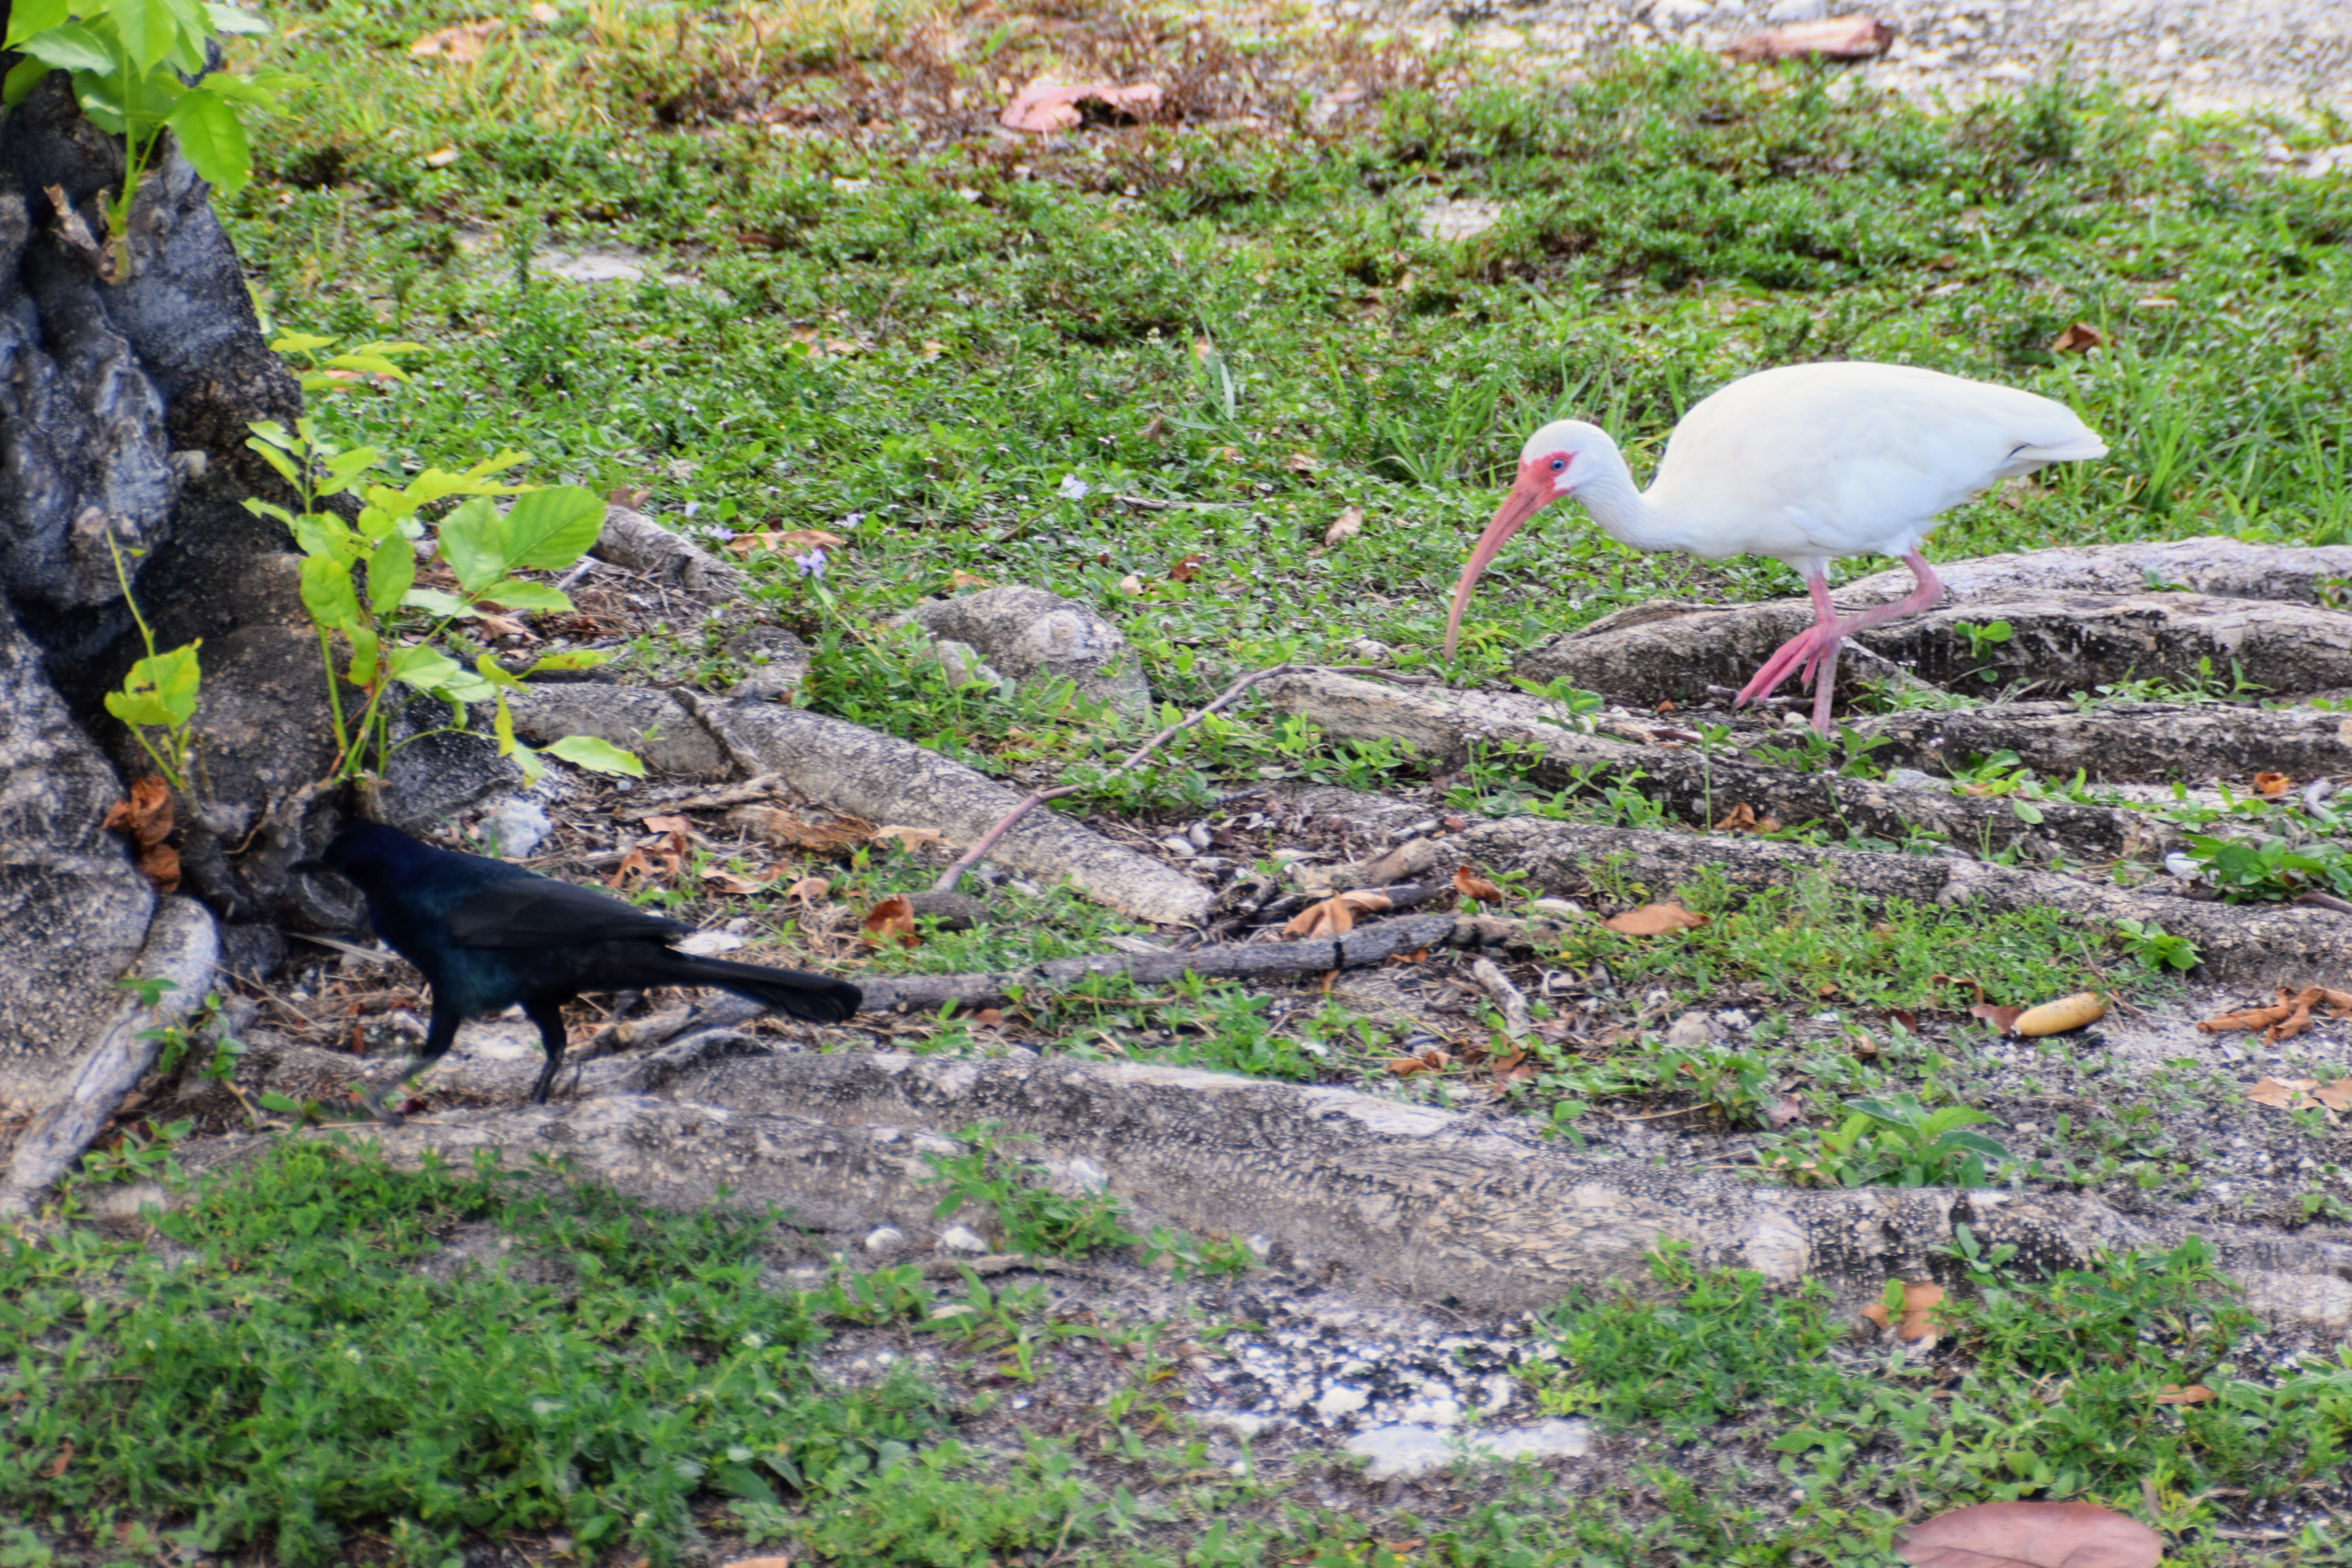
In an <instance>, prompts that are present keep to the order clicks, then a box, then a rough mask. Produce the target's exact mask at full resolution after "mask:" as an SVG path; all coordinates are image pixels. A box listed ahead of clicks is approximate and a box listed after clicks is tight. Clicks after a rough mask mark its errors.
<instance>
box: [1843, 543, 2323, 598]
mask: <svg viewBox="0 0 2352 1568" xmlns="http://www.w3.org/2000/svg"><path fill="white" fill-rule="evenodd" d="M1936 572H1937V575H1938V576H1940V577H1942V578H1943V580H1944V586H1945V587H1946V588H1948V589H1949V590H1950V591H1951V595H1952V598H1953V599H1954V600H1969V599H1992V598H2011V597H2015V596H2017V595H2034V594H2142V593H2147V592H2150V591H2152V590H2158V589H2168V588H2169V589H2178V588H2185V589H2187V590H2188V591H2189V592H2190V593H2192V594H2211V595H2215V596H2217V597H2220V598H2224V599H2282V600H2290V601H2293V602H2294V603H2296V604H2303V605H2315V604H2318V603H2320V602H2321V596H2320V590H2321V586H2322V585H2323V584H2326V583H2329V582H2333V581H2340V580H2347V579H2352V545H2342V544H2331V545H2287V544H2249V543H2247V542H2245V541H2243V540H2240V539H2231V538H2230V537H2228V536H2227V535H2226V534H2205V535H2201V536H2200V537H2199V538H2196V539H2171V540H2161V541H2158V540H2142V541H2137V542H2130V543H2124V544H2085V545H2080V546H2077V547H2075V548H2073V549H2066V550H2026V551H2019V552H2013V553H2011V554H2006V555H1979V556H1978V557H1976V558H1975V559H1974V560H1969V561H1953V562H1949V563H1944V564H1940V565H1938V566H1937V568H1936ZM1915 586H1916V583H1915V582H1914V580H1913V578H1912V576H1911V569H1910V568H1909V567H1907V566H1897V567H1894V568H1892V569H1890V570H1888V571H1885V572H1874V573H1872V574H1870V575H1869V576H1867V577H1857V578H1855V579H1854V580H1853V582H1851V583H1848V584H1845V585H1844V586H1843V587H1841V588H1840V589H1838V591H1837V592H1836V593H1835V594H1833V595H1831V597H1832V598H1833V599H1835V600H1836V601H1837V603H1838V605H1840V606H1841V607H1843V608H1848V609H1860V608H1864V607H1865V606H1867V605H1886V604H1892V603H1894V602H1895V600H1897V599H1899V598H1901V597H1903V595H1906V594H1907V593H1909V592H1910V591H1911V590H1912V589H1913V587H1915Z"/></svg>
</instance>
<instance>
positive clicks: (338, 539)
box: [294, 511, 360, 566]
mask: <svg viewBox="0 0 2352 1568" xmlns="http://www.w3.org/2000/svg"><path fill="white" fill-rule="evenodd" d="M294 542H295V543H296V544H299V545H300V546H301V547H302V553H303V554H305V555H317V556H323V557H325V558H326V559H328V560H330V561H335V562H339V563H341V564H343V565H345V566H349V565H350V564H351V563H353V562H354V561H357V560H358V559H359V556H360V539H359V535H357V534H355V533H353V532H352V531H351V530H350V529H348V528H346V527H344V526H343V520H342V519H341V518H340V517H337V516H335V515H334V514H333V513H332V512H325V511H306V512H304V513H303V514H302V515H301V516H300V517H298V518H296V519H295V520H294Z"/></svg>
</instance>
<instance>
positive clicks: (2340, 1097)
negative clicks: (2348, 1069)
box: [2311, 1078, 2352, 1112]
mask: <svg viewBox="0 0 2352 1568" xmlns="http://www.w3.org/2000/svg"><path fill="white" fill-rule="evenodd" d="M2311 1098H2312V1099H2314V1100H2317V1101H2319V1103H2320V1104H2322V1105H2324V1106H2326V1108H2327V1109H2328V1110H2334V1111H2339V1112H2340V1111H2346V1110H2352V1078H2337V1079H2328V1080H2327V1081H2326V1083H2315V1084H2314V1085H2312V1086H2311Z"/></svg>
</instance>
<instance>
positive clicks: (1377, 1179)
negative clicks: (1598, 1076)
mask: <svg viewBox="0 0 2352 1568" xmlns="http://www.w3.org/2000/svg"><path fill="white" fill-rule="evenodd" d="M981 1121H996V1122H999V1123H1001V1124H1002V1129H1003V1133H1005V1134H1024V1133H1025V1134H1030V1135H1034V1137H1036V1138H1037V1139H1038V1140H1039V1141H1040V1142H1039V1150H1040V1152H1041V1153H1042V1154H1043V1156H1044V1158H1045V1161H1046V1162H1047V1163H1048V1166H1049V1168H1051V1167H1053V1166H1055V1165H1061V1166H1065V1167H1066V1165H1067V1163H1069V1162H1071V1161H1073V1160H1075V1159H1077V1158H1084V1159H1086V1160H1087V1161H1090V1162H1092V1163H1093V1164H1094V1165H1096V1166H1097V1168H1099V1169H1100V1170H1101V1171H1102V1172H1103V1173H1106V1174H1107V1176H1108V1185H1109V1188H1110V1190H1111V1191H1112V1192H1113V1193H1114V1194H1118V1196H1120V1197H1121V1198H1123V1199H1126V1200H1128V1201H1129V1203H1130V1204H1131V1205H1133V1206H1134V1208H1135V1209H1136V1210H1137V1212H1138V1217H1139V1219H1143V1220H1146V1221H1164V1222H1171V1223H1174V1224H1176V1225H1180V1226H1185V1227H1187V1228H1190V1229H1193V1230H1196V1231H1202V1232H1207V1233H1211V1234H1217V1235H1224V1234H1232V1235H1240V1236H1250V1237H1260V1238H1263V1240H1264V1241H1265V1243H1267V1244H1268V1245H1269V1247H1270V1251H1271V1256H1272V1258H1273V1261H1274V1262H1275V1263H1276V1265H1277V1266H1279V1267H1282V1268H1287V1269H1289V1270H1292V1271H1294V1272H1295V1273H1297V1274H1300V1275H1304V1276H1307V1277H1308V1278H1311V1279H1323V1280H1328V1281H1334V1282H1338V1281H1352V1282H1359V1283H1360V1282H1365V1281H1369V1282H1370V1283H1372V1284H1376V1285H1379V1286H1382V1287H1385V1288H1387V1289H1391V1290H1394V1291H1397V1292H1400V1293H1402V1294H1406V1295H1410V1296H1415V1297H1420V1298H1423V1299H1429V1300H1440V1301H1450V1302H1454V1303H1456V1304H1458V1305H1461V1306H1464V1307H1467V1308H1472V1309H1478V1310H1528V1309H1535V1308H1539V1307H1542V1306H1545V1305H1548V1304H1549V1303H1550V1302H1551V1301H1553V1300H1557V1299H1558V1297H1559V1295H1560V1293H1561V1292H1562V1291H1563V1290H1565V1289H1569V1288H1570V1287H1573V1286H1578V1285H1587V1286H1590V1285H1599V1284H1602V1283H1604V1282H1607V1281H1611V1280H1622V1281H1624V1282H1626V1283H1627V1284H1629V1285H1631V1286H1633V1288H1635V1289H1649V1288H1651V1287H1650V1284H1649V1279H1648V1271H1647V1269H1646V1268H1645V1266H1644V1262H1643V1254H1644V1253H1645V1252H1647V1251H1648V1250H1650V1249H1652V1248H1654V1247H1657V1246H1658V1245H1659V1244H1660V1243H1661V1242H1663V1241H1667V1240H1675V1241H1682V1242H1685V1243H1687V1244H1689V1246H1690V1247H1692V1249H1693V1251H1694V1253H1695V1254H1696V1258H1697V1259H1698V1261H1700V1262H1701V1263H1703V1264H1707V1265H1731V1266H1738V1267H1743V1268H1754V1269H1757V1270H1759V1272H1761V1273H1762V1274H1764V1275H1765V1276H1766V1277H1767V1278H1768V1279H1771V1280H1773V1281H1776V1282H1779V1283H1783V1284H1789V1283H1794V1282H1795V1281H1797V1280H1799V1279H1818V1280H1821V1281H1823V1282H1824V1283H1826V1284H1828V1285H1830V1286H1831V1287H1832V1289H1834V1290H1835V1291H1836V1292H1837V1293H1838V1294H1839V1295H1841V1296H1842V1297H1843V1298H1844V1299H1845V1300H1848V1301H1849V1302H1853V1301H1858V1300H1862V1299H1865V1298H1874V1297H1875V1296H1876V1294H1877V1293H1878V1291H1879V1290H1880V1289H1881V1288H1882V1287H1883V1286H1884V1284H1885V1281H1886V1280H1887V1279H1890V1278H1900V1279H1914V1280H1916V1279H1945V1280H1948V1281H1950V1282H1955V1283H1957V1282H1958V1279H1957V1273H1956V1268H1955V1264H1954V1261H1953V1259H1952V1258H1950V1257H1948V1255H1947V1249H1948V1247H1950V1246H1951V1244H1952V1242H1953V1240H1954V1227H1955V1226H1958V1225H1963V1224H1965V1225H1967V1226H1969V1228H1970V1230H1971V1232H1972V1233H1973V1234H1974V1236H1975V1237H1976V1239H1977V1240H1978V1241H1979V1243H1981V1244H1983V1245H1986V1246H1996V1245H2000V1244H2002V1243H2010V1244H2012V1245H2014V1246H2015V1247H2017V1249H2018V1258H2017V1266H2018V1267H2021V1268H2026V1269H2029V1270H2034V1271H2048V1270H2051V1269H2054V1268H2087V1267H2090V1266H2091V1265H2092V1263H2093V1262H2094V1260H2095V1255H2096V1254H2097V1252H2098V1251H2099V1250H2101V1249H2122V1248H2130V1247H2165V1246H2169V1245H2173V1244H2176V1243H2177V1242H2178V1241H2179V1240H2180V1239H2181V1238H2182V1237H2184V1236H2185V1235H2187V1234H2188V1233H2189V1229H2190V1228H2191V1227H2189V1226H2184V1225H2178V1224H2174V1225H2168V1224H2166V1223H2163V1222H2161V1221H2152V1220H2147V1219H2143V1218H2139V1217H2136V1216H2126V1215H2121V1214H2118V1213H2117V1212H2116V1211H2115V1210H2113V1209H2112V1208H2109V1207H2108V1206H2107V1205H2105V1204H2104V1203H2102V1202H2100V1201H2099V1200H2098V1199H2096V1198H2092V1197H2085V1196H2081V1195H2076V1194H2043V1193H2013V1192H2007V1191H1962V1190H1956V1189H1949V1188H1915V1189H1861V1190H1856V1191H1843V1190H1833V1191H1826V1192H1812V1191H1801V1190H1792V1189H1786V1188H1775V1187H1759V1186H1756V1185H1752V1184H1748V1183H1747V1182H1743V1181H1740V1180H1738V1179H1732V1178H1725V1177H1719V1176H1714V1175H1709V1174H1705V1173H1693V1172H1689V1171H1681V1170H1666V1169H1662V1168H1658V1167H1654V1166H1650V1165H1646V1164H1634V1163H1630V1162H1622V1161H1610V1160H1601V1159H1594V1158H1587V1157H1581V1156H1579V1155H1576V1154H1573V1153H1570V1152H1567V1151H1566V1150H1563V1149H1561V1148H1559V1147H1558V1146H1557V1145H1554V1144H1549V1143H1547V1142H1543V1141H1542V1140H1541V1139H1540V1138H1539V1137H1538V1136H1536V1135H1534V1134H1533V1133H1532V1131H1529V1130H1528V1129H1527V1128H1526V1127H1525V1126H1524V1125H1523V1124H1521V1123H1518V1122H1517V1121H1509V1120H1504V1121H1497V1120H1493V1119H1487V1118H1478V1117H1470V1116H1465V1115H1461V1114H1457V1113H1454V1112H1452V1111H1446V1110H1436V1109H1433V1108H1430V1107H1426V1106H1416V1105H1406V1104H1402V1103H1399V1102H1398V1101H1396V1100H1391V1099H1385V1098H1381V1097H1376V1096H1372V1095H1366V1094H1360V1093H1356V1092H1353V1091H1349V1090H1345V1089H1302V1088H1298V1087H1296V1086H1292V1085H1288V1084H1277V1083H1269V1082H1265V1081H1263V1080H1259V1079H1244V1078H1237V1077H1227V1076H1224V1075H1222V1074H1216V1073H1206V1072H1195V1071H1190V1070H1186V1069H1181V1068H1157V1067H1136V1066H1127V1065H1120V1064H1106V1063H1090V1062H1076V1061H1066V1060H1045V1061H1040V1060H1036V1059H1034V1058H1032V1059H1021V1058H1016V1059H1013V1060H1007V1061H1002V1062H973V1061H952V1060H944V1059H939V1058H915V1057H908V1056H899V1055H895V1054H886V1055H868V1054H851V1055H839V1056H809V1055H789V1056H775V1057H766V1058H760V1057H751V1056H742V1055H718V1054H711V1055H706V1056H704V1057H703V1058H701V1059H700V1060H698V1061H696V1062H694V1063H692V1064H690V1065H688V1066H686V1067H685V1068H683V1069H682V1070H680V1071H678V1072H677V1073H676V1074H675V1075H673V1076H671V1077H669V1078H668V1079H667V1081H666V1082H665V1083H664V1084H662V1086H661V1087H660V1089H659V1090H658V1093H657V1095H656V1096H630V1095H620V1096H612V1097H597V1098H592V1099H588V1100H581V1101H578V1102H576V1103H572V1104H558V1105H550V1106H545V1107H538V1108H532V1109H530V1110H477V1111H461V1112H456V1113H452V1114H449V1115H446V1116H443V1117H440V1118H437V1119H436V1120H434V1121H414V1122H411V1123H410V1124H409V1125H407V1126H405V1127H403V1128H399V1129H389V1130H387V1129H375V1128H362V1129H358V1130H356V1131H354V1130H352V1129H336V1130H334V1131H332V1132H328V1131H323V1130H321V1131H318V1132H314V1133H309V1134H305V1136H342V1137H353V1136H356V1137H359V1138H362V1139H365V1140H371V1141H373V1142H374V1143H375V1144H376V1146H377V1147H379V1148H380V1149H382V1150H383V1151H384V1152H385V1153H386V1154H387V1155H389V1156H390V1157H391V1158H393V1159H394V1161H395V1162H398V1163H409V1164H413V1163H416V1162H418V1161H419V1160H421V1159H422V1158H423V1157H424V1156H425V1153H426V1152H427V1151H435V1152H438V1153H439V1154H440V1155H441V1156H442V1157H443V1158H445V1159H449V1160H452V1161H455V1162H457V1163H460V1164H461V1165H462V1164H463V1163H464V1162H466V1161H467V1159H469V1158H470V1156H471V1154H472V1152H474V1151H475V1150H478V1149H498V1150H500V1151H502V1152H503V1154H504V1157H505V1159H506V1160H507V1162H508V1163H518V1162H519V1160H520V1156H521V1154H522V1153H523V1152H525V1151H529V1150H545V1151H549V1152H562V1153H565V1154H567V1155H569V1156H570V1157H571V1159H572V1163H573V1169H574V1170H575V1172H576V1173H577V1174H578V1175H579V1176H581V1177H583V1178H584V1179H587V1180H590V1181H595V1182H601V1183H606V1184H612V1185H614V1186H615V1187H618V1188H619V1189H620V1190H622V1191H624V1192H626V1193H629V1194H633V1195H635V1196H638V1197H641V1198H644V1199H646V1200H647V1201H650V1202H653V1203H656V1204H661V1205H667V1206H673V1207H686V1206H690V1205H699V1204H704V1203H709V1202H711V1201H714V1200H716V1199H718V1198H719V1196H720V1194H721V1192H722V1190H724V1192H725V1193H726V1194H727V1201H729V1202H731V1203H734V1204H738V1205H743V1206H746V1207H751V1206H757V1205H781V1206H783V1207H786V1208H788V1209H790V1210H791V1211H792V1215H793V1219H794V1220H796V1221H797V1222H798V1223H800V1224H803V1225H806V1226H816V1227H819V1228H822V1229H824V1230H829V1231H834V1232H837V1233H838V1232H849V1233H855V1232H856V1231H858V1230H860V1229H862V1228H864V1227H867V1226H874V1225H877V1224H885V1223H887V1224H891V1225H896V1226H898V1227H899V1228H900V1229H902V1230H904V1231H905V1232H906V1233H907V1234H908V1236H909V1237H915V1238H918V1239H919V1240H933V1239H935V1238H936V1237H937V1236H938V1234H939V1231H940V1227H941V1226H943V1225H944V1224H945V1223H946V1222H945V1221H942V1220H940V1219H937V1218H935V1217H934V1216H933V1215H932V1213H931V1210H932V1207H933V1201H934V1198H935V1195H936V1189H933V1188H929V1187H926V1186H925V1185H923V1179H924V1177H926V1176H927V1175H929V1173H930V1167H929V1163H928V1162H927V1161H926V1160H925V1159H924V1158H923V1157H922V1156H923V1155H924V1154H926V1153H947V1152H950V1151H951V1150H952V1149H953V1148H954V1145H953V1144H951V1143H950V1142H947V1141H946V1140H945V1139H944V1138H942V1137H940V1135H939V1131H938V1130H945V1129H955V1128H961V1127H965V1126H970V1125H971V1124H973V1123H976V1122H981ZM261 1142H262V1141H261V1140H258V1139H252V1138H236V1139H223V1140H215V1141H212V1142H209V1143H206V1144H201V1145H194V1146H184V1147H183V1149H182V1150H181V1155H180V1157H181V1159H182V1161H183V1163H187V1164H190V1165H192V1166H194V1167H196V1168H199V1169H202V1168H205V1167H208V1166H216V1165H219V1164H222V1163H229V1162H232V1161H235V1160H238V1159H243V1158H247V1157H249V1156H250V1155H251V1154H252V1153H254V1152H257V1149H258V1147H259V1146H260V1145H261ZM956 1218H957V1219H958V1221H959V1222H961V1223H966V1224H976V1225H980V1226H983V1227H984V1226H986V1224H987V1220H986V1217H985V1216H983V1215H977V1214H973V1213H970V1212H967V1213H964V1214H961V1215H957V1216H956ZM2199 1229H2200V1234H2203V1235H2205V1236H2207V1237H2208V1238H2209V1239H2210V1240H2211V1241H2212V1242H2213V1243H2214V1244H2215V1245H2216V1246H2217V1247H2218V1248H2219V1249H2220V1251H2221V1258H2222V1262H2223V1264H2224V1266H2225V1267H2227V1268H2230V1269H2231V1272H2232V1273H2233V1274H2234V1275H2235V1276H2236V1277H2237V1278H2238V1279H2239V1280H2240V1281H2241V1282H2242V1283H2244V1284H2245V1285H2247V1286H2248V1287H2249V1289H2250V1293H2251V1295H2252V1300H2253V1304H2254V1305H2255V1307H2256V1309H2257V1310H2261V1311H2263V1312H2265V1313H2266V1314H2269V1315H2271V1316H2273V1317H2275V1318H2279V1319H2283V1320H2285V1321H2291V1322H2297V1323H2302V1324H2307V1325H2311V1326H2314V1327H2318V1328H2324V1329H2326V1330H2330V1331H2343V1330H2345V1329H2347V1328H2352V1245H2347V1241H2346V1239H2344V1237H2342V1235H2341V1233H2340V1232H2339V1231H2338V1230H2336V1229H2335V1228H2332V1227H2331V1228H2328V1229H2322V1228H2320V1227H2313V1228H2311V1229H2309V1230H2305V1231H2303V1232H2300V1233H2298V1234H2297V1235H2295V1236H2294V1237H2286V1238H2282V1237H2279V1236H2278V1235H2277V1233H2275V1232H2265V1231H2255V1230H2252V1229H2246V1230H2241V1229H2238V1228H2235V1227H2228V1226H2213V1227H2199Z"/></svg>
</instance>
